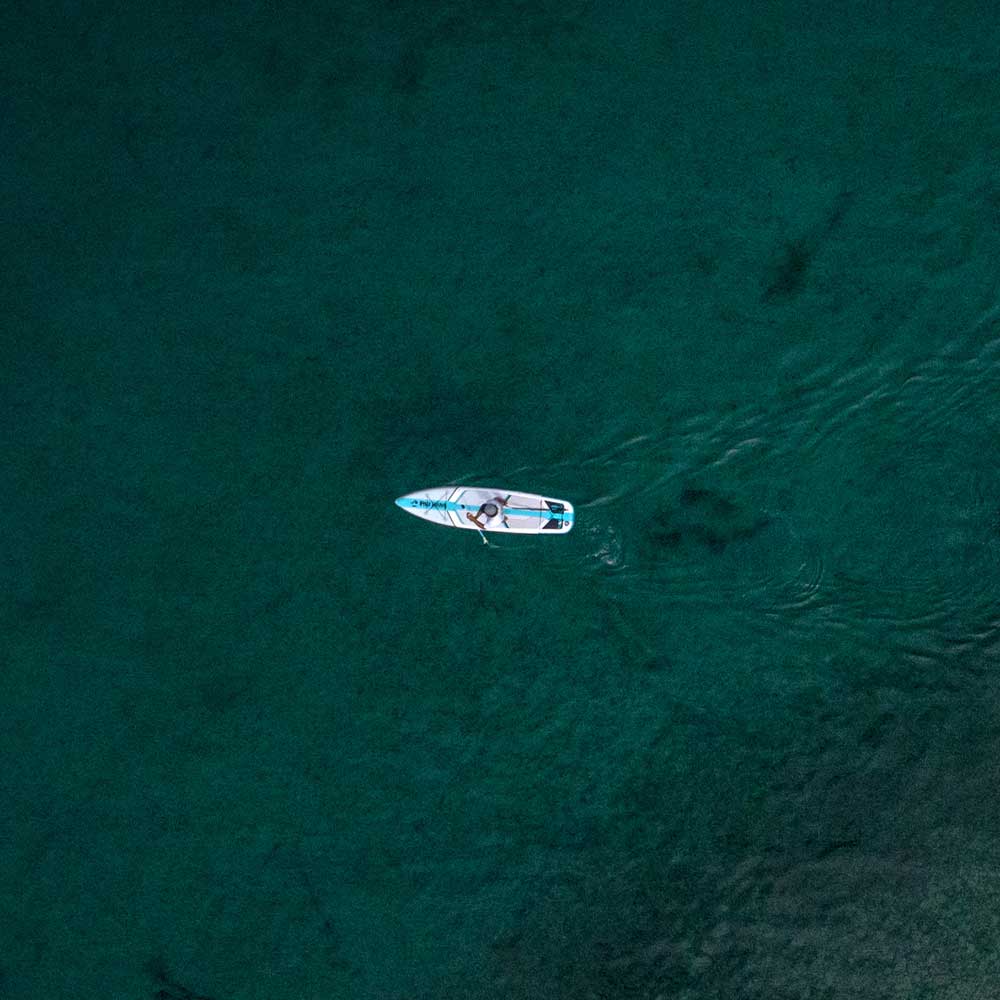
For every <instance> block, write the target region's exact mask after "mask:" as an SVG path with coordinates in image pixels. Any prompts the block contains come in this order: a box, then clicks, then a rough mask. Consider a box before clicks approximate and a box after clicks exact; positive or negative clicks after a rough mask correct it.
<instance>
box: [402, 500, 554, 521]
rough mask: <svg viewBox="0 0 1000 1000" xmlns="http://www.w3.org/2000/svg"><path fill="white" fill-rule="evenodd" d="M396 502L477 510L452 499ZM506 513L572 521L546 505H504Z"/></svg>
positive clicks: (410, 505)
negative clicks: (544, 506)
mask: <svg viewBox="0 0 1000 1000" xmlns="http://www.w3.org/2000/svg"><path fill="white" fill-rule="evenodd" d="M396 503H397V504H398V505H399V506H400V507H419V508H420V509H421V510H479V507H478V506H477V505H476V504H471V503H455V502H454V501H452V500H411V499H408V498H407V497H400V498H399V499H398V500H397V501H396ZM504 512H505V513H507V514H520V515H522V516H524V517H527V516H529V515H542V516H544V517H545V518H546V519H547V520H550V521H572V520H573V515H572V514H570V513H569V511H564V512H563V513H561V514H558V513H554V512H553V511H550V510H549V509H548V508H547V507H546V508H543V507H504Z"/></svg>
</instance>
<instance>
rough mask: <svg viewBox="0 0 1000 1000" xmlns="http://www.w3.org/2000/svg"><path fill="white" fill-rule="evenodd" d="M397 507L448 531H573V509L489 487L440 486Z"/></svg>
mask: <svg viewBox="0 0 1000 1000" xmlns="http://www.w3.org/2000/svg"><path fill="white" fill-rule="evenodd" d="M396 506H397V507H402V508H403V510H405V511H407V512H409V513H410V514H415V515H416V516H417V517H422V518H423V519H424V520H425V521H433V522H434V523H435V524H444V525H447V526H448V527H449V528H471V529H472V530H473V531H498V532H507V533H508V534H514V535H565V534H566V533H567V532H568V531H570V530H571V529H572V527H573V505H572V504H571V503H569V502H567V501H566V500H553V499H552V498H551V497H543V496H539V495H538V494H537V493H513V492H511V491H510V490H504V489H494V488H492V487H489V486H437V487H435V488H433V489H429V490H418V491H417V492H416V493H407V494H406V496H405V497H400V498H399V499H398V500H397V501H396Z"/></svg>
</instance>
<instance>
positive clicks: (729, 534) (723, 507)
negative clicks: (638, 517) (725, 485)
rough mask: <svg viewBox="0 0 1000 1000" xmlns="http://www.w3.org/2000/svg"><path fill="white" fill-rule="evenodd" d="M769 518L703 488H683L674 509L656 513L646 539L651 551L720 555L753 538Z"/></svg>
mask: <svg viewBox="0 0 1000 1000" xmlns="http://www.w3.org/2000/svg"><path fill="white" fill-rule="evenodd" d="M769 523H770V518H768V517H767V515H765V514H752V513H750V512H749V511H746V510H744V509H743V508H741V507H740V506H739V504H737V503H736V502H735V501H733V500H731V499H730V498H729V497H726V496H723V495H722V494H721V493H717V492H716V491H714V490H710V489H705V488H702V487H696V486H688V487H685V488H684V489H683V490H682V491H681V494H680V496H679V497H678V500H677V504H676V505H675V506H670V507H663V508H661V509H659V510H657V511H656V512H655V513H654V514H653V516H652V517H651V518H650V520H649V524H648V527H647V537H648V540H649V542H650V544H651V546H652V547H653V549H661V550H676V549H681V548H684V547H686V546H690V547H696V548H700V549H704V550H706V551H708V552H710V553H712V554H719V553H722V552H725V550H726V549H727V548H728V547H729V546H730V545H732V544H733V543H734V542H740V541H746V540H748V539H750V538H753V536H754V535H756V534H757V533H758V532H759V531H761V530H762V529H763V528H766V527H767V525H768V524H769Z"/></svg>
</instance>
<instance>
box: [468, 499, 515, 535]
mask: <svg viewBox="0 0 1000 1000" xmlns="http://www.w3.org/2000/svg"><path fill="white" fill-rule="evenodd" d="M509 499H510V495H509V494H508V495H507V496H506V497H494V498H493V499H492V500H487V501H486V502H485V503H483V504H480V507H479V510H477V511H476V513H475V514H469V513H468V512H466V515H465V516H466V517H467V518H468V519H469V520H470V521H471V522H472V523H473V524H474V525H475V526H476V527H477V528H478V529H479V530H480V531H482V530H483V528H485V527H486V525H485V523H484V522H483V520H482V518H484V517H485V518H486V520H487V521H492V520H493V518H495V517H497V516H499V517H500V518H501V519H502V520H503V523H504V527H505V528H509V527H510V524H509V523H508V522H507V515H506V514H504V512H503V509H504V507H506V506H507V501H508V500H509Z"/></svg>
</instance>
